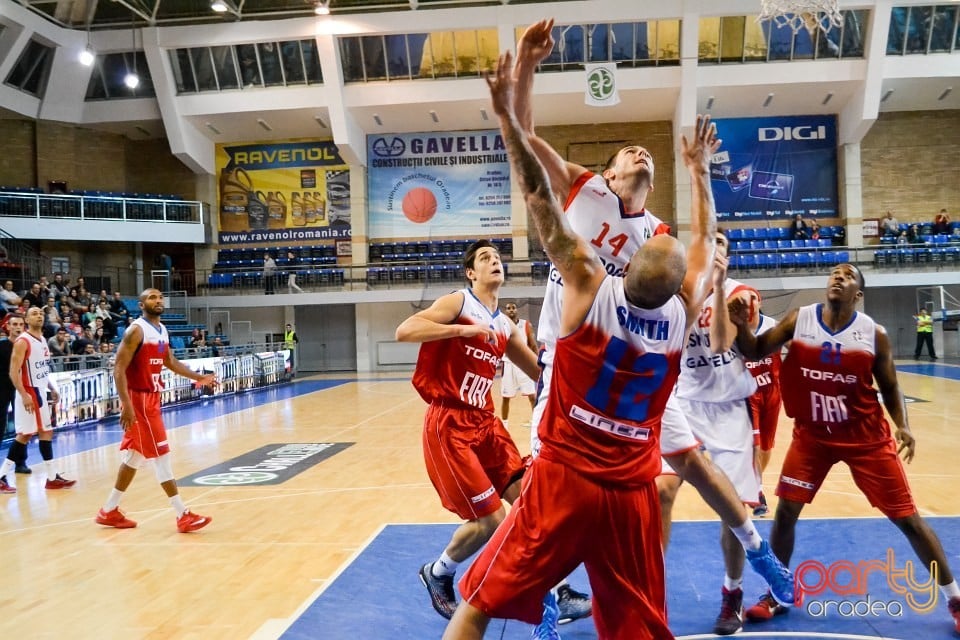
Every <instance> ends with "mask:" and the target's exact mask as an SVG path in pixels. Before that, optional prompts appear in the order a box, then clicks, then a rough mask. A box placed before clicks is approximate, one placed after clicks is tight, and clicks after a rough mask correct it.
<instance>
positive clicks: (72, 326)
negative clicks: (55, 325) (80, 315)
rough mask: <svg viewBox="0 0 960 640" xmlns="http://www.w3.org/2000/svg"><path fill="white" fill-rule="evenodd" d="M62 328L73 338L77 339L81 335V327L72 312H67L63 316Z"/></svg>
mask: <svg viewBox="0 0 960 640" xmlns="http://www.w3.org/2000/svg"><path fill="white" fill-rule="evenodd" d="M63 326H64V328H66V330H67V331H68V332H70V335H72V336H73V337H74V338H79V337H80V335H81V334H82V333H83V327H82V326H80V323H79V322H77V316H76V314H74V313H72V312H69V311H68V312H66V313H64V314H63Z"/></svg>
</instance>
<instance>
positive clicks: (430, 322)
mask: <svg viewBox="0 0 960 640" xmlns="http://www.w3.org/2000/svg"><path fill="white" fill-rule="evenodd" d="M462 308H463V293H461V292H460V291H455V292H453V293H448V294H447V295H445V296H441V297H439V298H437V299H436V300H435V301H434V302H433V304H432V305H430V306H429V307H428V308H426V309H424V310H423V311H418V312H417V313H415V314H413V315H412V316H410V317H409V318H407V319H406V320H404V321H403V322H401V323H400V326H399V327H397V332H396V338H397V341H398V342H433V341H434V340H446V339H448V338H469V337H472V336H476V335H480V334H486V336H487V338H488V339H489V340H493V339H495V337H496V336H495V334H494V332H493V331H492V330H490V329H488V328H487V327H481V326H479V325H473V324H455V320H456V319H457V316H459V315H460V310H461V309H462Z"/></svg>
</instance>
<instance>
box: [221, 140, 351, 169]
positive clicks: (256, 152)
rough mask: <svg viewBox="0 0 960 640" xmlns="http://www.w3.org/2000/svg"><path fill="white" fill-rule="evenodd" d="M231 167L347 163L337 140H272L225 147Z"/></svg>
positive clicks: (257, 167)
mask: <svg viewBox="0 0 960 640" xmlns="http://www.w3.org/2000/svg"><path fill="white" fill-rule="evenodd" d="M223 150H224V151H225V152H226V154H227V166H226V168H227V169H233V168H235V167H240V168H242V169H246V170H248V171H252V170H254V169H256V170H261V169H283V168H285V167H314V166H325V165H342V164H346V163H345V162H344V161H343V160H342V159H341V158H340V152H339V151H338V150H337V145H335V144H334V143H333V142H328V141H320V142H268V143H264V144H244V145H240V146H237V147H224V149H223Z"/></svg>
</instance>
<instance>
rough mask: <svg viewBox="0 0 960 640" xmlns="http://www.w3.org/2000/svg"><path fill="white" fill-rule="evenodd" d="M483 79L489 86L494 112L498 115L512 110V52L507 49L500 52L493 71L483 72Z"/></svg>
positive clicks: (503, 114)
mask: <svg viewBox="0 0 960 640" xmlns="http://www.w3.org/2000/svg"><path fill="white" fill-rule="evenodd" d="M483 79H484V80H486V81H487V86H488V87H490V98H491V99H492V100H493V111H494V113H496V114H497V115H498V116H505V115H507V114H508V113H510V112H511V111H512V110H513V54H511V53H510V52H509V51H506V52H504V53H502V54H500V58H499V59H498V60H497V68H496V69H494V70H493V73H490V72H486V73H484V74H483Z"/></svg>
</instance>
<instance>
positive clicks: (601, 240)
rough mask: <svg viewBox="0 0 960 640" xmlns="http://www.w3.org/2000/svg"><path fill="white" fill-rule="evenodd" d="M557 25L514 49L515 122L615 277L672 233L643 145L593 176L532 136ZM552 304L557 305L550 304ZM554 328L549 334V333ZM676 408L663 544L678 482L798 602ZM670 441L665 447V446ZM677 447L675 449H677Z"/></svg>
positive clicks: (664, 485) (586, 608)
mask: <svg viewBox="0 0 960 640" xmlns="http://www.w3.org/2000/svg"><path fill="white" fill-rule="evenodd" d="M552 28H553V21H552V20H541V21H540V22H537V23H535V24H533V25H531V26H530V27H529V28H528V29H527V30H526V31H525V32H524V34H523V36H522V37H521V38H520V41H519V42H518V45H517V67H516V69H515V71H514V81H515V82H516V92H515V96H514V108H515V111H516V113H517V116H518V121H519V122H520V124H521V126H522V127H523V128H524V130H525V132H526V133H527V135H528V136H529V141H530V146H531V148H532V149H533V151H534V153H535V154H536V156H537V157H538V159H539V160H540V162H542V163H543V165H544V168H545V170H546V172H547V175H548V177H549V178H550V181H551V186H552V189H553V192H554V195H555V196H556V197H557V199H558V201H559V202H560V203H562V204H563V207H564V217H565V219H566V220H567V221H568V223H569V224H570V227H571V228H572V229H573V231H574V232H576V233H577V234H579V235H580V236H582V237H585V238H587V239H588V240H589V241H590V246H591V249H592V250H593V251H594V252H596V254H597V255H598V257H599V258H600V260H601V261H602V262H603V264H604V268H605V270H606V271H607V273H609V274H611V275H614V276H618V275H623V270H624V268H625V266H626V264H627V262H628V261H629V260H630V257H631V256H632V255H633V253H634V252H635V251H636V250H637V249H639V248H640V246H642V245H643V243H644V242H648V241H649V239H650V238H652V237H655V236H657V235H661V234H665V233H669V231H670V229H669V227H667V226H666V225H665V224H663V223H662V222H660V221H659V220H658V219H657V218H655V217H654V216H653V214H651V213H650V212H649V211H647V210H646V208H645V206H646V199H647V196H648V195H649V193H650V192H651V191H652V190H653V176H654V164H653V158H652V157H651V156H650V153H649V152H648V151H647V150H646V149H644V148H643V147H640V146H635V145H630V146H626V147H624V148H622V149H620V151H618V152H617V154H615V155H614V156H613V157H612V158H611V159H610V160H609V161H608V163H607V166H606V168H605V169H604V172H603V175H602V177H601V176H594V175H593V174H592V173H590V172H589V171H587V170H586V169H585V168H583V167H581V166H579V165H576V164H573V163H569V162H567V161H566V160H564V159H563V158H562V157H561V156H560V155H559V154H558V153H557V152H556V151H555V150H554V149H553V148H551V147H550V145H549V144H547V143H546V142H545V141H544V140H542V139H540V138H538V137H537V136H536V135H535V134H534V132H533V116H532V113H531V109H530V99H531V94H532V90H533V77H534V71H535V69H536V66H537V64H539V63H540V62H541V61H542V60H543V59H544V58H546V57H547V56H548V55H550V52H551V51H552V49H553V44H554V41H553V37H552V35H551V30H552ZM562 291H563V286H562V282H561V278H560V277H559V275H558V277H556V278H554V277H551V279H550V281H549V282H548V284H547V291H546V294H545V295H544V305H543V308H542V310H541V314H540V319H539V326H540V335H539V336H538V338H539V340H540V342H541V343H544V351H543V352H542V353H541V365H542V367H543V371H542V374H541V378H540V384H541V387H542V389H543V390H542V391H541V393H540V397H539V398H538V403H537V408H536V409H535V410H534V416H533V428H532V429H531V435H532V436H533V442H532V443H531V448H532V450H533V451H534V454H536V451H537V448H538V443H537V441H536V439H535V436H536V431H537V424H538V422H539V420H538V418H539V416H540V414H541V413H542V407H543V406H544V405H545V403H546V399H547V395H548V390H549V387H550V384H551V378H552V353H551V349H552V348H553V346H552V345H553V344H554V343H555V342H556V338H557V335H558V332H557V327H558V325H559V318H560V303H559V300H560V298H561V296H562ZM551 301H552V302H553V303H554V304H551ZM551 329H552V331H551ZM677 404H678V403H677V401H676V400H675V399H671V400H670V401H669V402H668V404H667V408H666V411H665V415H664V419H663V424H664V428H665V429H666V428H667V427H668V426H669V427H675V428H673V429H671V432H672V433H673V436H674V437H672V438H670V440H671V444H670V446H669V447H668V448H667V449H665V455H666V458H665V460H666V462H665V463H664V464H663V467H664V470H665V471H667V472H668V473H666V474H662V475H661V476H660V478H658V480H657V483H658V488H659V489H660V504H661V522H662V524H663V527H664V530H663V539H664V542H665V543H666V540H667V539H668V538H669V526H670V513H671V510H672V499H673V496H674V495H675V494H676V488H677V487H678V486H679V483H680V478H682V479H684V480H686V481H688V482H689V483H690V484H692V485H693V486H694V488H696V489H697V491H698V492H699V493H700V495H701V497H703V499H704V501H705V502H706V503H707V504H708V505H709V506H710V507H711V508H712V509H713V510H714V511H715V512H716V513H717V514H718V515H719V516H720V519H721V520H722V521H723V523H724V524H725V525H726V526H727V527H728V528H729V529H730V530H731V532H732V533H733V534H734V536H735V537H736V538H737V539H738V540H739V541H740V543H741V545H742V546H743V547H744V550H745V552H746V553H747V558H748V559H749V560H750V563H751V565H752V566H753V568H754V570H756V571H757V572H758V573H760V575H761V576H763V577H764V579H765V580H767V582H768V583H772V584H774V585H776V587H775V589H774V594H775V595H776V596H777V597H778V598H780V600H781V601H782V602H787V603H789V602H792V600H793V587H792V583H793V578H792V576H790V575H789V572H787V571H786V570H785V568H784V567H783V566H782V565H781V564H780V563H779V562H778V561H777V560H776V559H775V558H774V556H773V554H772V553H771V552H770V550H769V546H768V545H766V544H764V541H763V538H762V537H761V536H760V534H759V532H758V531H757V529H756V527H755V526H754V524H753V522H752V521H751V520H750V519H749V518H748V517H747V515H746V512H745V511H744V508H743V503H742V502H741V501H740V499H739V497H738V495H737V492H736V490H735V489H734V486H733V485H732V484H731V482H730V480H729V479H728V478H727V477H726V476H725V475H724V473H723V471H721V470H720V469H719V468H717V466H716V465H714V464H713V463H711V462H710V461H709V460H707V458H706V457H705V456H704V455H703V454H702V453H701V452H700V450H699V442H698V441H697V440H696V439H695V438H694V435H693V434H692V432H691V430H690V428H689V425H688V424H687V423H686V420H684V417H683V415H682V412H681V411H680V409H679V408H678V406H677ZM664 443H665V440H661V444H664ZM674 445H677V446H674ZM567 589H569V587H566V589H565V588H564V586H561V587H560V588H558V590H557V600H558V606H559V609H560V616H559V622H560V623H563V622H569V621H570V620H573V619H576V618H577V617H582V616H585V615H589V614H590V601H589V598H587V597H586V596H585V595H584V594H578V593H576V592H574V594H576V595H575V597H573V598H571V597H568V594H567V593H564V591H566V590H567Z"/></svg>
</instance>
